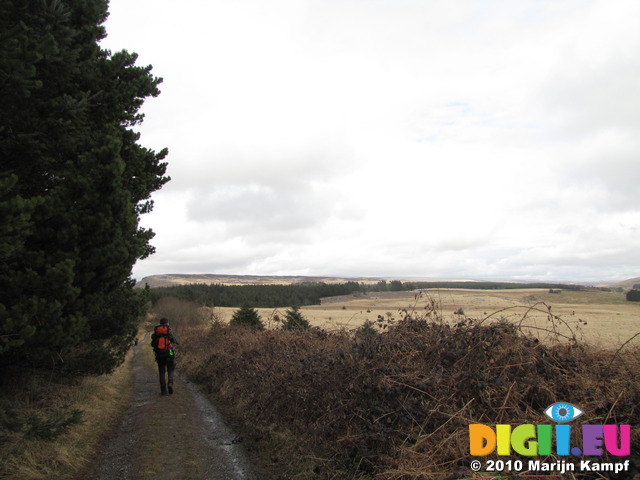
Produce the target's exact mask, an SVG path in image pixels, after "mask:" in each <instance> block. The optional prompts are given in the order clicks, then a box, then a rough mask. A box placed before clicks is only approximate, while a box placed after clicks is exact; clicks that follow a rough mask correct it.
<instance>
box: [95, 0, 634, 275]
mask: <svg viewBox="0 0 640 480" xmlns="http://www.w3.org/2000/svg"><path fill="white" fill-rule="evenodd" d="M110 11H111V16H110V18H109V20H108V21H107V24H106V27H107V32H108V34H109V36H108V38H107V39H105V41H103V46H104V47H105V48H108V49H111V50H112V51H116V50H120V49H123V48H124V49H127V50H129V51H135V52H137V53H138V54H139V55H140V56H139V60H138V64H140V65H147V64H152V65H153V67H154V73H155V74H156V75H158V76H161V77H163V78H164V83H163V84H162V86H161V89H162V94H161V95H160V96H159V97H158V98H156V99H150V100H148V101H147V103H146V104H145V108H144V111H145V113H146V120H145V122H144V125H143V126H142V127H141V132H142V138H141V143H142V144H143V145H144V146H146V147H150V148H154V149H161V148H163V147H168V148H169V152H170V155H169V158H168V161H169V175H170V176H171V177H172V181H171V182H170V183H169V184H167V185H166V186H165V187H164V188H163V189H162V191H160V192H158V193H156V194H155V195H154V199H155V210H154V212H153V213H152V214H149V215H146V216H145V217H144V219H143V225H144V226H146V227H151V228H152V229H153V230H154V231H155V232H156V237H155V239H154V241H153V244H154V245H155V246H156V248H157V253H156V254H155V255H154V256H152V257H150V258H149V259H147V260H144V261H142V262H138V264H137V265H136V266H135V267H134V276H135V277H136V278H138V279H140V278H142V277H143V276H146V275H151V274H161V273H234V274H302V275H347V276H387V277H402V278H408V277H424V278H428V277H432V278H486V279H491V278H513V279H525V280H528V279H539V280H550V281H551V280H574V281H591V280H618V279H619V280H622V279H625V278H629V277H637V276H640V248H639V245H638V240H639V239H640V231H639V227H640V81H639V80H638V79H639V78H640V53H639V52H640V29H638V24H640V2H637V1H636V0H519V1H510V0H502V1H500V0H482V1H481V0H455V1H447V2H444V1H436V0H270V1H268V2H267V1H264V0H182V1H180V2H177V1H174V0H135V1H131V0H111V7H110Z"/></svg>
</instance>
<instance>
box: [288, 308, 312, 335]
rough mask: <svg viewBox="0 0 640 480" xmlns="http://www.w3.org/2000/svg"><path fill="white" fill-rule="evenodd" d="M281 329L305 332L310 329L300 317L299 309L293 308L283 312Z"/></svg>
mask: <svg viewBox="0 0 640 480" xmlns="http://www.w3.org/2000/svg"><path fill="white" fill-rule="evenodd" d="M282 328H283V329H284V330H307V329H309V328H311V324H310V323H309V320H307V319H306V318H304V316H303V315H302V312H301V311H300V307H297V306H295V307H291V308H289V309H288V310H287V311H286V312H285V315H284V323H283V324H282Z"/></svg>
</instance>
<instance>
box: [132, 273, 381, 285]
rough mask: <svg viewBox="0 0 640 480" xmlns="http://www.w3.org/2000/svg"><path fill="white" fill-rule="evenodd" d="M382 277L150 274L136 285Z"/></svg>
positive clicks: (342, 280)
mask: <svg viewBox="0 0 640 480" xmlns="http://www.w3.org/2000/svg"><path fill="white" fill-rule="evenodd" d="M380 280H384V279H383V278H375V277H358V278H349V277H311V276H303V275H292V276H289V275H225V274H186V273H175V274H166V275H150V276H148V277H144V278H143V279H142V280H140V281H139V282H138V284H137V285H136V286H138V287H144V285H145V284H146V285H149V287H151V288H155V287H172V286H174V285H190V284H194V283H204V284H212V283H220V284H223V285H290V284H297V283H308V282H323V283H327V284H332V283H346V282H358V283H377V282H379V281H380Z"/></svg>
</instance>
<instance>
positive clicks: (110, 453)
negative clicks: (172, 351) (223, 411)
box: [88, 337, 256, 480]
mask: <svg viewBox="0 0 640 480" xmlns="http://www.w3.org/2000/svg"><path fill="white" fill-rule="evenodd" d="M147 344H148V342H147V341H146V337H145V339H143V341H142V342H141V343H140V344H139V345H138V346H136V348H135V350H134V357H133V370H134V393H133V398H132V401H131V405H130V406H129V408H128V409H127V411H126V413H125V414H124V418H123V420H122V423H121V424H120V426H119V428H118V431H117V433H116V434H115V436H114V438H113V439H112V440H111V441H110V443H109V444H108V445H107V447H106V448H105V450H104V451H103V454H102V457H101V458H100V459H98V460H97V462H96V464H95V466H94V468H93V469H92V471H91V472H90V474H89V477H88V478H89V479H91V480H116V479H117V480H126V479H131V480H137V479H145V478H149V479H152V478H153V479H159V480H164V479H171V480H176V479H181V480H182V479H185V480H192V479H193V480H196V479H197V480H218V479H220V480H223V479H224V480H255V478H256V477H255V475H254V473H253V472H252V470H251V467H250V465H249V462H248V460H247V458H246V456H245V454H244V452H243V449H242V447H241V445H240V444H239V443H238V442H237V441H236V437H235V436H234V434H233V432H232V431H231V430H230V429H229V427H228V426H227V425H225V423H224V421H223V419H222V417H221V416H220V414H219V413H218V412H217V411H216V410H215V408H214V407H213V406H212V405H211V403H210V402H209V401H208V400H207V398H206V397H205V396H204V395H203V394H202V393H200V392H199V391H198V389H197V388H196V387H195V386H194V385H192V384H190V383H189V382H187V381H185V380H184V379H182V378H180V377H178V378H177V379H176V380H175V385H174V390H175V391H174V394H173V395H168V396H164V397H163V396H160V387H159V383H158V373H157V370H156V369H155V364H151V361H150V359H149V357H148V356H147V355H146V352H145V353H144V354H143V352H142V351H141V347H142V348H144V347H147V346H148V345H147ZM179 368H180V365H179V363H178V370H179Z"/></svg>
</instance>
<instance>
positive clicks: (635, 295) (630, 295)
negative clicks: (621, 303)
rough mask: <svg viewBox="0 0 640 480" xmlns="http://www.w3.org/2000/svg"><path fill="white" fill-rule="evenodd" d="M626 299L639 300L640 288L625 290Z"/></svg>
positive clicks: (630, 300)
mask: <svg viewBox="0 0 640 480" xmlns="http://www.w3.org/2000/svg"><path fill="white" fill-rule="evenodd" d="M627 300H628V301H629V302H640V290H629V291H628V292H627Z"/></svg>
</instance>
